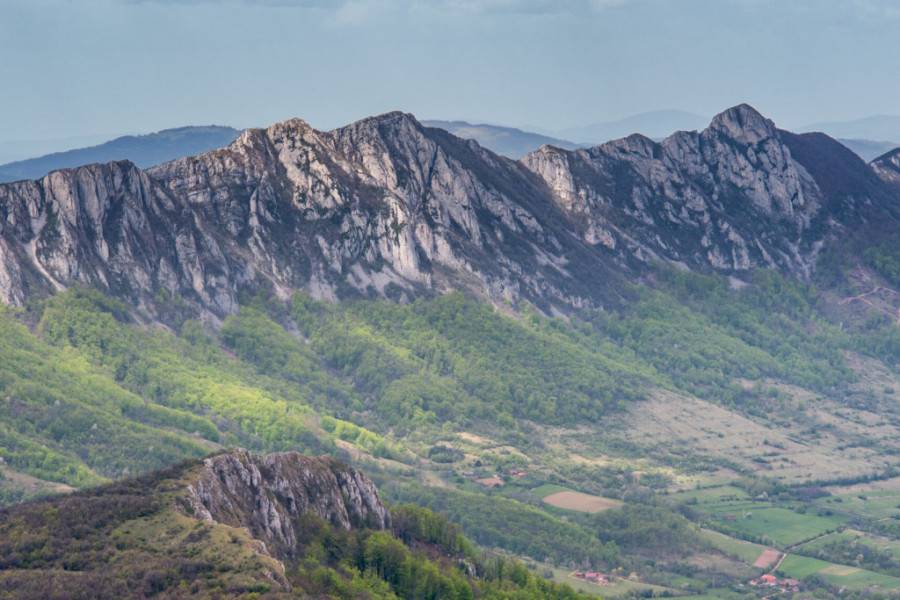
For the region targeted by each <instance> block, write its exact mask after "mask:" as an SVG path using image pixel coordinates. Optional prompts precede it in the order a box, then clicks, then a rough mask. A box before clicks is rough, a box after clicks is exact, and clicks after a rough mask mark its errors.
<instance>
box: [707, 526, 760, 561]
mask: <svg viewBox="0 0 900 600" xmlns="http://www.w3.org/2000/svg"><path fill="white" fill-rule="evenodd" d="M700 537H701V538H702V539H703V540H704V541H706V542H709V544H710V545H712V546H713V547H714V548H715V549H717V550H719V551H721V552H724V553H725V554H727V555H729V556H736V557H738V558H739V559H741V560H742V561H744V562H746V563H748V564H750V565H752V564H753V563H754V562H755V561H756V559H757V558H759V555H760V554H762V553H763V550H770V548H768V547H766V546H762V545H760V544H754V543H752V542H745V541H744V540H736V539H734V538H733V537H730V536H727V535H725V534H724V533H719V532H718V531H711V530H709V529H703V530H702V531H701V532H700Z"/></svg>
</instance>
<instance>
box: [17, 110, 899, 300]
mask: <svg viewBox="0 0 900 600" xmlns="http://www.w3.org/2000/svg"><path fill="white" fill-rule="evenodd" d="M891 172H892V171H890V165H889V164H885V165H880V163H879V162H878V161H876V162H875V163H873V166H871V167H870V166H868V165H866V164H865V163H863V162H862V161H861V160H859V159H858V158H857V157H856V156H855V155H853V154H852V153H851V152H850V151H848V150H847V149H846V148H844V147H843V146H841V145H840V144H838V143H837V142H835V141H833V140H831V139H830V138H827V137H826V136H823V135H822V134H805V135H795V134H791V133H789V132H785V131H782V130H779V129H777V128H776V127H775V125H774V124H773V123H772V122H771V121H770V120H768V119H766V118H764V117H763V116H762V115H760V114H759V113H757V112H756V111H755V110H754V109H753V108H751V107H749V106H747V105H740V106H737V107H734V108H732V109H729V110H727V111H725V112H724V113H722V114H720V115H718V116H716V117H715V118H714V119H713V121H712V123H711V124H710V126H709V127H708V128H706V129H705V130H703V131H701V132H679V133H676V134H674V135H672V136H670V137H669V138H667V139H666V140H664V141H663V142H661V143H656V142H653V141H652V140H650V139H648V138H645V137H642V136H639V135H635V136H630V137H628V138H625V139H622V140H617V141H613V142H609V143H607V144H603V145H601V146H598V147H596V148H591V149H583V150H574V151H567V150H561V149H558V148H554V147H552V146H545V147H544V148H542V149H540V150H538V151H536V152H533V153H531V154H529V155H528V156H526V157H524V158H523V159H522V160H521V161H519V162H514V161H512V160H509V159H506V158H503V157H500V156H497V155H496V154H493V153H492V152H490V151H488V150H485V149H483V148H481V147H480V146H479V145H478V144H477V143H475V142H474V141H471V140H470V141H464V140H461V139H459V138H456V137H454V136H453V135H450V134H449V133H447V132H445V131H443V130H440V129H434V128H427V127H424V126H422V125H421V124H420V123H419V122H418V121H416V120H415V119H414V118H413V117H412V116H410V115H407V114H403V113H389V114H385V115H381V116H378V117H372V118H368V119H364V120H362V121H359V122H357V123H354V124H352V125H349V126H347V127H344V128H340V129H336V130H334V131H329V132H321V131H317V130H315V129H313V128H311V127H310V126H309V125H307V124H306V123H304V122H303V121H300V120H291V121H286V122H284V123H278V124H276V125H273V126H271V127H269V128H268V129H264V130H262V129H257V130H248V131H246V132H245V133H243V134H242V135H241V136H240V137H239V138H238V139H237V140H236V141H235V142H234V143H232V144H231V145H230V146H228V147H227V148H224V149H222V150H217V151H214V152H209V153H206V154H202V155H199V156H195V157H189V158H184V159H179V160H176V161H173V162H169V163H166V164H164V165H160V166H157V167H154V168H152V169H149V170H147V171H141V170H140V169H138V168H136V167H135V166H134V165H132V164H130V163H127V162H119V163H108V164H106V165H89V166H85V167H80V168H77V169H71V170H63V171H57V172H53V173H50V174H49V175H47V176H45V177H43V178H42V179H40V180H36V181H26V182H17V183H12V184H6V185H2V186H0V224H2V231H0V299H2V300H3V302H6V303H12V304H22V303H24V302H25V301H26V299H27V298H29V297H31V296H43V295H46V294H49V293H52V292H53V291H54V290H55V289H61V288H64V287H66V286H70V285H73V284H76V283H80V284H84V285H88V286H92V287H98V288H100V289H102V290H104V291H108V292H112V293H114V294H117V295H119V296H123V297H125V298H127V299H129V300H130V301H132V302H134V303H136V304H138V305H143V306H144V307H146V308H148V309H149V312H150V313H151V314H153V312H154V309H153V306H154V298H157V299H158V297H159V294H160V293H161V292H165V293H166V294H168V295H170V296H181V297H183V298H184V299H185V300H186V301H187V302H189V303H191V304H194V305H195V306H197V307H201V308H202V309H204V310H206V311H208V313H210V314H214V315H219V316H222V315H226V314H230V313H233V312H234V311H235V310H236V306H237V301H236V298H237V295H238V293H239V291H240V289H242V288H244V287H247V286H251V285H253V286H255V285H258V284H260V283H264V284H265V285H268V286H270V287H271V288H272V289H273V290H274V291H275V292H276V293H278V294H279V295H281V296H287V295H289V294H290V292H291V291H292V290H294V289H299V288H303V289H307V290H309V291H310V292H311V293H312V294H313V295H314V296H316V297H323V298H333V299H337V298H345V297H353V296H376V297H377V296H381V297H388V298H394V299H400V300H402V299H404V298H411V297H414V296H416V295H420V294H423V293H425V294H428V293H433V292H441V291H445V290H448V289H458V288H464V289H470V290H474V291H476V292H477V293H479V294H482V295H485V296H487V297H489V298H492V299H494V300H500V299H506V300H511V301H516V300H519V299H525V300H527V301H530V302H532V303H534V304H535V305H537V306H538V307H540V308H541V309H542V310H544V311H546V312H550V313H554V312H567V311H569V310H571V309H572V308H574V307H603V306H605V305H607V304H609V303H614V302H616V301H618V299H619V297H620V290H621V287H622V286H621V281H622V280H623V275H624V276H627V277H629V278H633V277H636V276H640V274H641V273H642V272H643V269H645V268H646V266H647V265H648V264H650V263H652V262H656V261H660V262H670V263H674V264H677V265H681V266H683V267H685V268H689V269H693V270H698V271H719V272H723V273H728V274H732V275H736V276H738V277H740V275H741V273H743V272H746V271H748V270H750V269H753V268H758V267H764V268H772V269H778V270H780V271H782V272H784V273H786V274H789V275H790V276H794V277H799V278H807V277H809V275H810V273H811V272H812V271H813V269H814V265H815V261H816V257H817V255H818V254H819V252H820V251H821V250H822V248H823V247H824V246H826V245H827V244H828V243H829V241H830V240H832V239H834V238H835V237H840V236H842V235H844V234H845V233H846V232H847V231H849V230H852V229H855V228H857V227H859V226H861V225H864V224H865V223H866V222H870V221H877V222H879V223H881V224H882V225H883V224H885V223H893V224H896V216H895V214H894V210H895V209H894V205H895V204H896V200H897V198H898V196H900V193H898V187H897V184H896V182H895V181H894V179H893V178H892V176H891ZM892 226H893V225H892Z"/></svg>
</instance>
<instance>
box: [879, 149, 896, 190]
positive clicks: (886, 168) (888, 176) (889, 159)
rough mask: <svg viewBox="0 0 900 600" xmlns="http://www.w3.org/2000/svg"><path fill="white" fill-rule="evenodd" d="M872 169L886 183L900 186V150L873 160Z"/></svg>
mask: <svg viewBox="0 0 900 600" xmlns="http://www.w3.org/2000/svg"><path fill="white" fill-rule="evenodd" d="M872 169H873V170H874V171H875V173H877V174H878V176H879V177H881V178H882V179H883V180H884V181H887V182H889V183H891V184H893V185H896V186H900V148H895V149H894V150H891V151H890V152H888V153H887V154H883V155H881V156H879V157H878V158H876V159H875V160H873V161H872Z"/></svg>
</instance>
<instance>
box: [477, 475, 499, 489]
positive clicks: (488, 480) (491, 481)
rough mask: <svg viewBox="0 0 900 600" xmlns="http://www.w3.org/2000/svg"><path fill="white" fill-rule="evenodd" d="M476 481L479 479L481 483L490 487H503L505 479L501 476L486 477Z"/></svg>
mask: <svg viewBox="0 0 900 600" xmlns="http://www.w3.org/2000/svg"><path fill="white" fill-rule="evenodd" d="M475 481H477V482H478V483H480V484H481V485H486V486H488V487H493V486H495V485H496V486H501V487H502V486H503V480H502V479H500V478H499V477H485V478H484V479H476V480H475Z"/></svg>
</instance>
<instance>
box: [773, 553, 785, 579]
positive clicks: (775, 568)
mask: <svg viewBox="0 0 900 600" xmlns="http://www.w3.org/2000/svg"><path fill="white" fill-rule="evenodd" d="M785 558H787V552H782V553H781V558H779V559H778V562H777V563H775V566H774V567H772V568H771V569H770V570H769V575H771V574H772V573H774V572H775V571H777V570H778V567H780V566H781V563H782V562H784V559H785Z"/></svg>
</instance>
